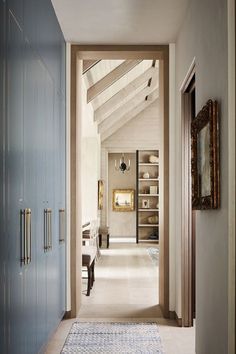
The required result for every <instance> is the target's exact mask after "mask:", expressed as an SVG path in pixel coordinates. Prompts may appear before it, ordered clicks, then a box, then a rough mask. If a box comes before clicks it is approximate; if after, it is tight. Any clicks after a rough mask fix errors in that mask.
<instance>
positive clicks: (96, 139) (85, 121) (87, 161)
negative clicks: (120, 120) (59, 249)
mask: <svg viewBox="0 0 236 354" xmlns="http://www.w3.org/2000/svg"><path fill="white" fill-rule="evenodd" d="M81 109H82V166H81V174H82V176H81V178H82V179H81V181H82V182H81V183H82V192H81V193H82V224H85V223H87V222H89V221H91V220H96V219H97V218H98V217H99V212H98V180H99V179H100V151H101V149H100V146H101V144H100V136H99V135H98V133H97V124H96V123H94V120H93V109H92V106H91V103H89V104H87V102H86V87H85V83H84V81H83V80H82V108H81Z"/></svg>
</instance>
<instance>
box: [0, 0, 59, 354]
mask: <svg viewBox="0 0 236 354" xmlns="http://www.w3.org/2000/svg"><path fill="white" fill-rule="evenodd" d="M0 6H1V11H0V14H1V15H0V16H1V19H0V37H1V57H0V60H1V67H0V69H1V71H0V82H1V88H0V103H1V104H0V107H1V120H0V134H1V135H0V164H1V168H0V188H1V189H0V223H1V227H0V233H1V235H0V252H1V253H0V352H1V353H10V354H14V353H17V354H21V353H22V354H26V353H29V354H34V353H38V352H39V350H40V349H41V350H42V348H43V346H44V345H45V343H46V342H47V340H48V338H49V336H50V335H51V334H52V333H53V331H54V330H55V328H56V326H57V325H58V323H59V321H60V319H61V318H62V316H63V314H64V311H65V217H64V214H65V213H64V208H65V42H64V38H63V35H62V33H61V30H60V27H59V25H58V22H57V19H56V16H55V13H54V10H53V8H52V5H51V2H50V1H49V0H42V1H36V0H7V1H3V0H1V1H0Z"/></svg>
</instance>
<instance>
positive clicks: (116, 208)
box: [112, 189, 134, 211]
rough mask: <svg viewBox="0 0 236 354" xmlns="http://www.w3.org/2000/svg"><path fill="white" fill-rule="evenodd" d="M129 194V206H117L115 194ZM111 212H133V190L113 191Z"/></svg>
mask: <svg viewBox="0 0 236 354" xmlns="http://www.w3.org/2000/svg"><path fill="white" fill-rule="evenodd" d="M122 193H124V194H130V204H127V206H126V205H123V204H122V205H118V204H117V194H122ZM112 210H113V211H134V189H113V191H112Z"/></svg>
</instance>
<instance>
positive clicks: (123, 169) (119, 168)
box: [115, 154, 130, 173]
mask: <svg viewBox="0 0 236 354" xmlns="http://www.w3.org/2000/svg"><path fill="white" fill-rule="evenodd" d="M115 170H116V171H121V172H122V173H125V172H126V171H129V170H130V160H129V163H128V166H127V164H126V163H125V155H124V154H122V156H121V159H120V164H119V166H117V163H116V160H115Z"/></svg>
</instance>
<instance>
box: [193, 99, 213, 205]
mask: <svg viewBox="0 0 236 354" xmlns="http://www.w3.org/2000/svg"><path fill="white" fill-rule="evenodd" d="M218 111H219V109H218V103H217V101H212V100H208V101H207V103H206V105H205V106H204V107H203V108H202V109H201V111H200V112H199V113H198V115H197V116H196V118H195V119H193V121H192V124H191V172H192V209H194V210H204V209H217V208H219V206H220V173H219V112H218Z"/></svg>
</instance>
